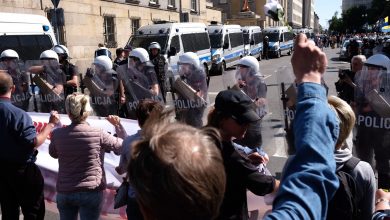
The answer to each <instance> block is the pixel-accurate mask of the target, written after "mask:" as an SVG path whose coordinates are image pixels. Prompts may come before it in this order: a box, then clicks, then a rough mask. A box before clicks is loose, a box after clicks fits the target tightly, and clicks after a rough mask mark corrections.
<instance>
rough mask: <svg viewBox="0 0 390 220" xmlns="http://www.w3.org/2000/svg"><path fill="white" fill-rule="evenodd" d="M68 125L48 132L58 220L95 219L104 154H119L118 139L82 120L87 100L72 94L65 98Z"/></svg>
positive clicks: (102, 185)
mask: <svg viewBox="0 0 390 220" xmlns="http://www.w3.org/2000/svg"><path fill="white" fill-rule="evenodd" d="M65 105H66V112H67V114H68V116H69V119H70V120H71V122H72V123H71V124H70V125H69V126H66V127H63V128H57V129H56V130H54V131H53V132H52V137H51V142H50V145H49V154H50V156H52V157H53V158H58V165H59V169H58V170H59V171H58V177H57V186H56V188H57V208H58V210H59V212H60V219H77V215H78V213H80V219H81V220H93V219H96V220H97V219H99V216H100V211H101V208H102V201H103V190H104V189H105V188H106V177H105V172H104V167H103V165H104V154H105V151H111V150H112V151H114V152H115V153H117V154H119V153H120V150H121V146H122V139H120V138H116V137H114V136H112V135H110V134H109V133H107V132H104V131H103V130H102V129H100V128H95V127H92V126H90V125H89V124H88V123H87V122H86V119H87V118H88V115H89V113H90V111H91V110H92V109H91V106H90V104H89V97H88V96H86V95H82V94H77V93H74V94H72V95H69V96H68V97H67V98H66V103H65Z"/></svg>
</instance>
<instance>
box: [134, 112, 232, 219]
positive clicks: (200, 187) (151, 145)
mask: <svg viewBox="0 0 390 220" xmlns="http://www.w3.org/2000/svg"><path fill="white" fill-rule="evenodd" d="M142 131H143V134H144V138H143V139H142V140H141V141H139V142H137V143H136V144H135V145H134V146H133V150H132V154H131V159H130V164H129V168H128V174H129V179H130V182H131V184H132V186H133V187H134V189H135V195H136V198H137V201H138V202H139V204H140V206H141V211H142V214H143V216H144V219H146V220H152V219H159V220H175V219H177V220H179V219H186V220H200V219H202V220H212V219H215V217H216V216H217V215H218V210H219V207H220V204H221V202H222V198H223V194H224V191H225V183H226V182H225V179H226V175H225V172H224V168H223V160H222V157H221V154H220V152H219V150H218V147H221V146H220V142H219V135H218V132H217V131H216V130H214V129H203V130H199V129H197V128H194V127H191V126H188V125H185V124H179V123H175V122H173V123H172V119H171V118H170V117H169V116H167V115H161V114H152V115H151V116H150V118H149V119H148V121H147V122H146V123H145V125H144V126H143V128H142Z"/></svg>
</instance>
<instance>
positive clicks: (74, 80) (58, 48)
mask: <svg viewBox="0 0 390 220" xmlns="http://www.w3.org/2000/svg"><path fill="white" fill-rule="evenodd" d="M52 50H54V51H55V52H56V53H57V55H58V58H59V63H60V67H61V70H62V71H63V72H64V74H65V76H66V83H65V84H64V87H65V92H64V93H65V97H67V96H68V95H70V94H72V93H74V92H77V86H78V84H79V80H78V76H77V74H78V69H77V67H76V66H75V65H74V64H72V63H70V62H69V59H71V57H70V55H69V50H68V48H67V47H65V46H64V45H61V44H58V45H55V46H54V47H53V49H52Z"/></svg>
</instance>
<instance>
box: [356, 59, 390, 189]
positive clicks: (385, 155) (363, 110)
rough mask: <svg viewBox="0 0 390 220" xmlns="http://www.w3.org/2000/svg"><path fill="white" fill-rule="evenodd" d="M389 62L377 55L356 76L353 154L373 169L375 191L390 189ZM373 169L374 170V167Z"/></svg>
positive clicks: (368, 60) (389, 60)
mask: <svg viewBox="0 0 390 220" xmlns="http://www.w3.org/2000/svg"><path fill="white" fill-rule="evenodd" d="M389 75H390V59H389V58H387V57H386V56H385V55H382V54H376V55H373V56H371V57H370V58H369V59H367V61H366V62H365V63H364V66H363V69H362V71H360V72H358V73H357V74H356V76H355V83H356V85H357V89H355V94H356V97H355V103H354V106H355V112H356V116H357V117H356V118H357V122H356V124H357V135H356V147H355V150H356V154H357V156H358V157H359V158H360V159H361V160H363V161H366V162H368V163H370V164H371V166H373V157H374V154H375V161H376V170H377V172H378V187H379V188H385V189H389V188H390V164H389V160H390V105H389V104H388V103H389V102H390V78H389ZM373 168H374V166H373Z"/></svg>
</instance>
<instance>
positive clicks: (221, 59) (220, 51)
mask: <svg viewBox="0 0 390 220" xmlns="http://www.w3.org/2000/svg"><path fill="white" fill-rule="evenodd" d="M208 31H209V37H210V43H211V62H212V64H211V69H210V75H221V74H222V71H223V70H226V69H227V68H229V67H232V66H234V65H236V64H237V63H238V61H239V60H240V58H241V57H243V56H245V52H244V37H243V32H242V28H241V26H240V25H220V24H211V25H209V26H208Z"/></svg>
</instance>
